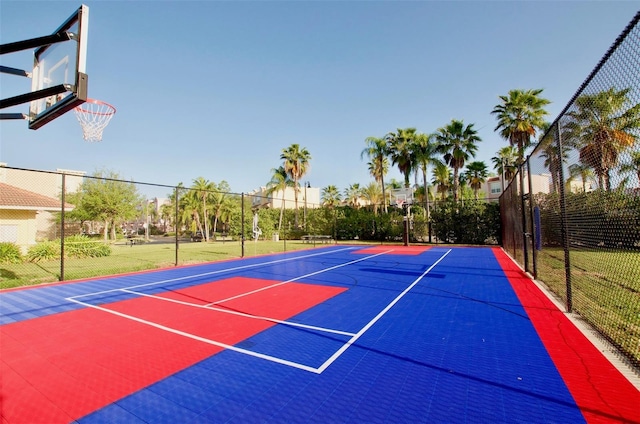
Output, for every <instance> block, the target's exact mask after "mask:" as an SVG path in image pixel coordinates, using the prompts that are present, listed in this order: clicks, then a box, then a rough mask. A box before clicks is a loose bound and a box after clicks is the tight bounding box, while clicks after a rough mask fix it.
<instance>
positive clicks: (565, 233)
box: [555, 122, 573, 312]
mask: <svg viewBox="0 0 640 424" xmlns="http://www.w3.org/2000/svg"><path fill="white" fill-rule="evenodd" d="M555 125H556V135H557V137H556V143H557V147H558V148H557V151H558V163H560V164H562V163H563V161H562V153H563V152H562V134H561V133H560V124H559V123H558V122H556V124H555ZM559 168H560V169H559V171H558V172H559V174H560V175H559V180H560V184H559V187H558V189H559V190H560V227H561V233H562V247H563V248H564V275H565V283H566V290H567V312H572V311H573V295H572V290H571V260H570V255H569V227H568V225H567V198H566V193H565V187H564V166H559Z"/></svg>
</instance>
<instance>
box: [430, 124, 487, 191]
mask: <svg viewBox="0 0 640 424" xmlns="http://www.w3.org/2000/svg"><path fill="white" fill-rule="evenodd" d="M436 140H437V141H438V143H439V144H438V147H437V151H438V153H442V155H443V158H444V161H445V163H446V164H447V165H449V166H450V167H451V169H453V199H454V200H455V201H456V202H457V201H458V197H459V195H460V176H459V173H460V169H461V168H462V167H463V166H464V164H465V162H466V161H467V160H469V158H470V157H475V156H476V151H477V150H478V145H477V143H479V142H480V141H482V140H481V139H480V137H479V136H478V132H477V131H476V130H475V129H474V128H473V124H469V125H466V126H465V125H464V122H463V121H461V120H457V119H452V120H451V122H450V123H449V124H448V125H447V126H445V127H442V128H439V129H438V132H437V133H436Z"/></svg>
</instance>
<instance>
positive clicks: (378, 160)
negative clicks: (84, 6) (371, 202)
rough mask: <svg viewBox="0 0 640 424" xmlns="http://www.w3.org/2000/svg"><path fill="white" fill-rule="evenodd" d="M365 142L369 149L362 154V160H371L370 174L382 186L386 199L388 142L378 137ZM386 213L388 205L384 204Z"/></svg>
mask: <svg viewBox="0 0 640 424" xmlns="http://www.w3.org/2000/svg"><path fill="white" fill-rule="evenodd" d="M364 142H365V143H366V145H367V147H365V148H364V149H363V150H362V153H360V159H362V158H363V157H364V156H365V155H366V156H367V157H368V158H369V159H370V160H371V162H370V165H369V172H370V173H371V175H372V176H373V178H374V180H375V181H376V182H378V183H379V184H380V188H381V190H382V198H383V199H384V198H386V195H385V187H384V176H385V175H386V173H387V172H388V171H389V161H388V159H387V154H388V150H387V140H386V139H385V138H384V137H383V138H378V137H367V138H366V139H365V140H364ZM384 211H385V212H386V211H387V203H386V202H384Z"/></svg>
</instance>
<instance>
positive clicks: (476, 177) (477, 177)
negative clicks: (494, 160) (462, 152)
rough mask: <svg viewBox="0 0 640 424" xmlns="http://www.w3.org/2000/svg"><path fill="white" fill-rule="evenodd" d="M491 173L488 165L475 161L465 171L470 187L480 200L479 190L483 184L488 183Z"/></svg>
mask: <svg viewBox="0 0 640 424" xmlns="http://www.w3.org/2000/svg"><path fill="white" fill-rule="evenodd" d="M488 175H489V171H488V169H487V165H486V164H485V163H484V162H482V161H474V162H471V163H470V164H468V165H467V170H466V171H465V179H466V180H467V181H468V182H469V186H470V187H471V188H472V189H473V195H474V197H475V199H476V200H478V190H480V187H482V184H483V183H484V182H485V181H487V176H488Z"/></svg>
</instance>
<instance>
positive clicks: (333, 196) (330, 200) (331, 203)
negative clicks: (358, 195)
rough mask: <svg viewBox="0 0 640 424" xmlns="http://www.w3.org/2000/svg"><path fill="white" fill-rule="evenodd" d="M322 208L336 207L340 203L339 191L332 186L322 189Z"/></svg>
mask: <svg viewBox="0 0 640 424" xmlns="http://www.w3.org/2000/svg"><path fill="white" fill-rule="evenodd" d="M321 200H322V206H325V207H328V208H330V209H331V208H334V207H336V206H337V205H338V204H339V203H340V202H341V198H340V191H339V190H338V187H336V186H334V185H328V186H326V187H325V188H323V189H322V199H321Z"/></svg>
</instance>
